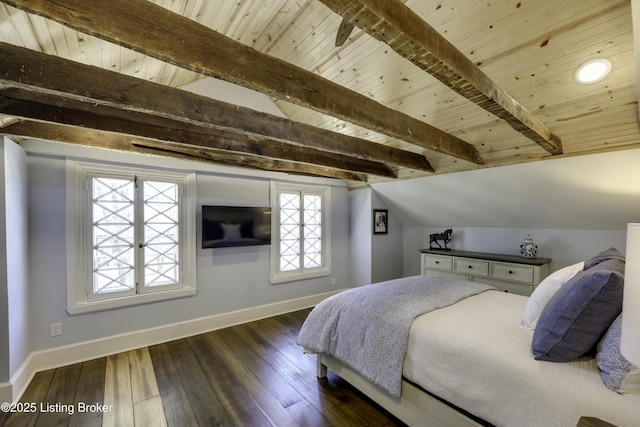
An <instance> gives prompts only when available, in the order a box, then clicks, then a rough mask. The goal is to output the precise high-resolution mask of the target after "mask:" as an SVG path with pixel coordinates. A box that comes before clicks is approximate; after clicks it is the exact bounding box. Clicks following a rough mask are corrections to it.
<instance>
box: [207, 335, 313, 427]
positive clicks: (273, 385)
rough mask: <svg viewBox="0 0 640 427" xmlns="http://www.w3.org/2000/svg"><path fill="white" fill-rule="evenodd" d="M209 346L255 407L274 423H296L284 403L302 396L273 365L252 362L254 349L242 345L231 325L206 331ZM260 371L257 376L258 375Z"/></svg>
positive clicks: (294, 400) (287, 403)
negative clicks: (209, 331)
mask: <svg viewBox="0 0 640 427" xmlns="http://www.w3.org/2000/svg"><path fill="white" fill-rule="evenodd" d="M205 336H206V338H207V340H208V341H209V343H210V345H211V347H212V348H213V349H215V350H216V352H217V353H218V354H219V356H220V359H221V360H222V362H223V363H224V364H225V365H226V366H227V367H228V369H229V370H230V371H231V372H232V374H233V375H234V376H235V377H236V378H237V381H238V382H239V383H240V384H241V385H242V386H243V388H244V389H246V390H247V391H248V393H249V394H250V396H251V398H252V399H253V400H254V401H255V402H256V404H257V405H258V407H259V408H260V409H261V410H262V412H264V413H265V414H266V416H267V417H268V418H269V420H271V422H273V423H274V424H275V425H290V426H296V425H299V424H298V422H297V421H296V420H295V419H294V418H293V417H292V416H291V414H290V413H289V412H288V411H287V409H286V408H287V407H288V406H290V405H292V404H294V403H297V402H299V401H301V400H303V398H302V396H300V394H299V393H298V392H296V391H295V390H294V389H293V388H291V387H286V386H285V385H286V384H283V381H282V377H280V376H279V375H278V373H277V372H275V371H274V370H273V369H267V368H268V367H267V366H264V364H263V365H262V368H264V369H262V370H260V369H258V368H257V367H256V366H255V363H253V362H254V360H255V357H256V356H255V353H252V352H251V351H250V350H248V349H246V348H242V346H241V344H244V341H243V340H242V338H241V337H240V336H238V335H237V334H236V333H235V332H233V330H231V329H223V330H221V331H218V332H216V333H210V334H206V335H205ZM258 375H259V377H258Z"/></svg>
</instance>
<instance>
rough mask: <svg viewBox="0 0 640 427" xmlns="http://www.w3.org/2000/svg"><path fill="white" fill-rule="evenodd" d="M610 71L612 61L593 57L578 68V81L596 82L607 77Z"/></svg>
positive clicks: (585, 82)
mask: <svg viewBox="0 0 640 427" xmlns="http://www.w3.org/2000/svg"><path fill="white" fill-rule="evenodd" d="M609 71H611V62H609V61H608V60H606V59H592V60H591V61H587V62H585V63H584V64H582V65H581V66H580V68H578V70H577V71H576V75H575V77H576V81H577V82H578V83H583V84H589V83H595V82H599V81H600V80H602V79H604V78H605V77H607V75H608V74H609Z"/></svg>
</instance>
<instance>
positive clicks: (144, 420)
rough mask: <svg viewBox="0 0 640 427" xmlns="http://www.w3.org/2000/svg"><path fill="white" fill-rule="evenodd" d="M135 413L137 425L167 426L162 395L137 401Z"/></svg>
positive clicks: (145, 426) (146, 426)
mask: <svg viewBox="0 0 640 427" xmlns="http://www.w3.org/2000/svg"><path fill="white" fill-rule="evenodd" d="M133 413H134V418H135V425H136V427H167V419H166V418H165V416H164V408H163V406H162V399H161V398H160V396H155V397H151V398H149V399H147V400H141V401H138V402H135V403H134V404H133Z"/></svg>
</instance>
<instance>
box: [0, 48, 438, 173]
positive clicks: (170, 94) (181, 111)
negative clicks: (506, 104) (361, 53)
mask: <svg viewBox="0 0 640 427" xmlns="http://www.w3.org/2000/svg"><path fill="white" fill-rule="evenodd" d="M0 57H1V58H3V59H4V60H3V61H0V87H2V88H3V89H2V91H3V93H4V94H5V96H9V95H8V93H9V91H11V95H10V97H12V98H13V99H21V100H26V101H32V102H38V103H42V104H49V105H61V104H62V103H65V102H66V103H72V104H73V108H75V109H78V110H84V111H87V112H95V111H96V110H97V109H99V108H100V107H103V108H109V109H110V112H109V113H108V115H112V116H117V115H118V114H119V116H120V117H122V118H128V119H130V118H131V117H132V113H144V114H145V115H146V116H145V118H144V119H141V120H145V121H150V120H151V116H156V117H158V118H164V119H170V120H173V121H176V122H183V123H188V124H191V125H197V126H200V127H203V128H206V127H208V128H210V129H212V130H213V129H222V130H227V131H232V132H235V133H241V134H246V135H255V136H259V137H267V138H268V139H273V140H277V141H282V142H287V143H292V144H296V145H299V146H302V147H307V148H311V149H317V150H323V151H327V152H331V153H334V154H339V155H344V156H348V157H349V158H354V157H355V158H358V159H361V160H366V161H371V162H384V163H388V164H393V165H398V166H403V167H407V168H411V169H417V170H423V171H428V172H433V171H434V169H433V167H432V166H431V164H430V163H429V162H428V161H427V159H426V158H425V157H424V156H423V155H421V154H418V153H413V152H410V151H406V150H400V149H397V148H393V147H388V146H384V145H382V144H377V143H373V142H370V141H366V140H363V139H359V138H354V137H351V136H348V135H343V134H340V133H337V132H331V131H328V130H324V129H320V128H317V127H314V126H310V125H306V124H302V123H298V122H294V121H292V120H288V119H284V118H281V117H277V116H274V115H270V114H265V113H260V112H257V111H254V110H251V109H249V108H244V107H240V106H237V105H232V104H228V103H225V102H222V101H217V100H214V99H211V98H208V97H205V96H200V95H196V94H193V93H190V92H187V91H184V90H180V89H175V88H171V87H168V86H165V85H160V84H157V83H152V82H148V81H144V80H140V79H136V78H134V77H129V76H126V75H123V74H119V73H115V72H112V71H107V70H103V69H101V68H97V67H92V66H88V65H84V64H80V63H77V62H73V61H69V60H66V59H62V58H58V57H55V56H51V55H45V54H42V53H38V52H35V51H32V50H29V49H25V48H21V47H17V46H13V45H10V44H6V43H0ZM78 101H81V102H78ZM118 109H119V110H122V111H121V112H120V113H118V111H117V110H118ZM173 126H174V127H175V125H173Z"/></svg>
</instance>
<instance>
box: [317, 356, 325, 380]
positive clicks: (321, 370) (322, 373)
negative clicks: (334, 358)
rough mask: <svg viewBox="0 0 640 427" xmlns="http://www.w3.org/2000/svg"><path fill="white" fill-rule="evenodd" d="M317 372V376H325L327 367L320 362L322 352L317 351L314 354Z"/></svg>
mask: <svg viewBox="0 0 640 427" xmlns="http://www.w3.org/2000/svg"><path fill="white" fill-rule="evenodd" d="M316 362H317V364H318V366H317V373H316V375H317V376H318V378H325V377H326V376H327V367H326V366H325V365H323V364H322V354H320V353H318V354H317V355H316Z"/></svg>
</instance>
